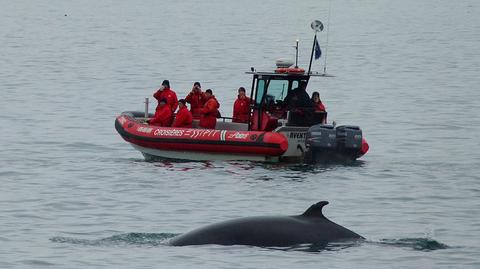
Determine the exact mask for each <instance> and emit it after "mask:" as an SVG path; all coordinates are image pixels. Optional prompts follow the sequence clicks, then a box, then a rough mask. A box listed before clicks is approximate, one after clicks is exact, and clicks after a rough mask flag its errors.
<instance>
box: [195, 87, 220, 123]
mask: <svg viewBox="0 0 480 269" xmlns="http://www.w3.org/2000/svg"><path fill="white" fill-rule="evenodd" d="M219 107H220V104H219V103H218V101H217V99H216V98H215V96H214V95H212V96H210V98H209V99H208V100H207V101H206V102H205V105H203V108H202V109H201V110H200V112H201V113H202V117H201V118H200V123H199V125H200V127H202V128H206V129H215V125H216V124H217V115H218V108H219Z"/></svg>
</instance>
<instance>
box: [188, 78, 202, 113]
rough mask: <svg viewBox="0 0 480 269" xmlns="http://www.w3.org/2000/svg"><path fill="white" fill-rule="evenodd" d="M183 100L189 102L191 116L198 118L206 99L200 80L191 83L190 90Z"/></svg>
mask: <svg viewBox="0 0 480 269" xmlns="http://www.w3.org/2000/svg"><path fill="white" fill-rule="evenodd" d="M185 101H186V102H187V103H189V104H190V112H191V113H192V116H193V118H194V119H199V118H200V116H201V115H202V113H201V109H202V107H203V105H204V104H205V101H206V98H205V93H203V92H202V87H201V85H200V82H198V81H197V82H195V83H193V87H192V91H190V93H189V94H188V95H187V97H185Z"/></svg>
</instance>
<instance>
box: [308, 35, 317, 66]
mask: <svg viewBox="0 0 480 269" xmlns="http://www.w3.org/2000/svg"><path fill="white" fill-rule="evenodd" d="M316 41H317V31H315V36H314V37H313V46H312V54H310V64H309V65H308V72H307V74H310V69H311V68H312V60H313V51H314V50H315V42H316Z"/></svg>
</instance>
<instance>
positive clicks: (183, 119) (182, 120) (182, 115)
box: [172, 106, 193, 128]
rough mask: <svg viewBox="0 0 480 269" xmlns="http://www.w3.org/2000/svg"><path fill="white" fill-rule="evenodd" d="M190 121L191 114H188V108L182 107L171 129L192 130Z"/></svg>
mask: <svg viewBox="0 0 480 269" xmlns="http://www.w3.org/2000/svg"><path fill="white" fill-rule="evenodd" d="M192 120H193V118H192V113H190V111H188V108H187V107H185V106H184V107H182V108H180V109H179V110H178V112H177V116H175V121H173V124H172V127H181V128H192Z"/></svg>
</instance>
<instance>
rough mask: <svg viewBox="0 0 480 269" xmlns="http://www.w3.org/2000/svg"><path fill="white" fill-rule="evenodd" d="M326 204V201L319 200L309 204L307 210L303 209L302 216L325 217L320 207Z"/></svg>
mask: <svg viewBox="0 0 480 269" xmlns="http://www.w3.org/2000/svg"><path fill="white" fill-rule="evenodd" d="M326 205H328V201H321V202H318V203H316V204H313V205H312V206H310V207H309V208H308V209H307V211H305V212H304V213H303V214H302V216H304V217H315V218H325V216H324V215H323V213H322V208H323V207H324V206H326Z"/></svg>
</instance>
